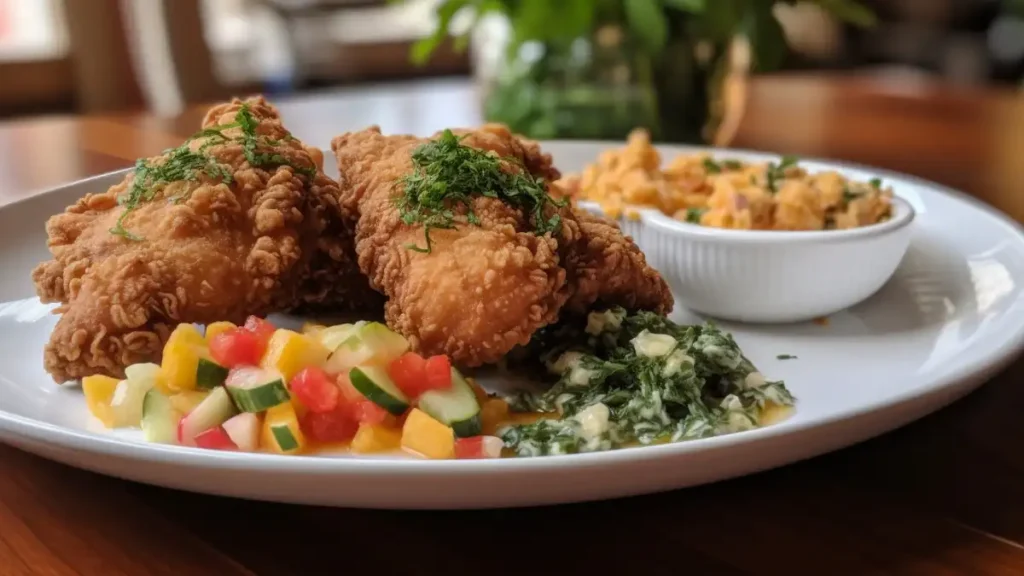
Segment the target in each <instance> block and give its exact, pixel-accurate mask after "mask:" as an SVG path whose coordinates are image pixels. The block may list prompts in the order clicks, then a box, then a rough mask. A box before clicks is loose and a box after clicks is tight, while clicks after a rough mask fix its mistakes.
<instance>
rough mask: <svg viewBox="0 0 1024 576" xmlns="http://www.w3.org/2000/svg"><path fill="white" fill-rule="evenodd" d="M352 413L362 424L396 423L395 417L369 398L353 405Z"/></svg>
mask: <svg viewBox="0 0 1024 576" xmlns="http://www.w3.org/2000/svg"><path fill="white" fill-rule="evenodd" d="M351 413H352V415H353V417H354V418H355V419H356V421H357V422H359V423H360V424H389V425H390V424H394V422H395V417H394V416H392V415H391V414H390V413H389V412H388V411H387V410H385V409H383V408H381V407H380V406H378V405H376V404H374V403H373V402H371V401H369V400H359V401H358V402H356V403H355V404H353V405H352V409H351Z"/></svg>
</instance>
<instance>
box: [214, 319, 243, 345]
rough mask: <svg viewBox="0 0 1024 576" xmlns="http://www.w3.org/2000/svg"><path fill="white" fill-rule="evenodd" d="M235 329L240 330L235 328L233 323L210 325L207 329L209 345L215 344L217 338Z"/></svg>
mask: <svg viewBox="0 0 1024 576" xmlns="http://www.w3.org/2000/svg"><path fill="white" fill-rule="evenodd" d="M235 328H238V326H235V325H234V324H233V323H231V322H214V323H213V324H210V325H209V326H207V327H206V343H207V344H209V343H210V342H213V339H214V338H216V337H217V336H219V335H221V334H223V333H225V332H231V331H232V330H234V329H235Z"/></svg>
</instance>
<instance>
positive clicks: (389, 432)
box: [352, 424, 402, 454]
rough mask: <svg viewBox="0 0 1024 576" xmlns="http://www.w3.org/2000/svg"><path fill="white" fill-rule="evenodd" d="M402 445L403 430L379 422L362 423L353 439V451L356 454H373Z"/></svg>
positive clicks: (395, 448)
mask: <svg viewBox="0 0 1024 576" xmlns="http://www.w3.org/2000/svg"><path fill="white" fill-rule="evenodd" d="M401 445H402V431H401V430H399V429H397V428H391V427H389V426H381V425H379V424H377V425H374V424H362V425H360V426H359V431H358V432H356V437H355V438H353V439H352V451H353V452H355V453H356V454H372V453H374V452H389V451H391V450H397V449H398V448H399V447H401Z"/></svg>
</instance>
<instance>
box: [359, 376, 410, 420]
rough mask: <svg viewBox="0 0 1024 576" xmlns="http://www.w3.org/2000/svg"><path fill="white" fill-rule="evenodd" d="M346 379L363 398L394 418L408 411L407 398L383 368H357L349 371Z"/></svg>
mask: <svg viewBox="0 0 1024 576" xmlns="http://www.w3.org/2000/svg"><path fill="white" fill-rule="evenodd" d="M348 378H349V380H350V381H351V382H352V386H353V387H355V389H356V390H358V391H359V392H360V393H361V394H362V395H363V396H366V397H367V398H368V399H369V400H370V401H371V402H373V403H374V404H376V405H378V406H380V407H381V408H383V409H385V410H387V411H388V412H390V413H392V414H394V415H395V416H399V415H401V414H403V413H404V412H405V411H406V410H408V409H409V397H408V396H406V395H405V393H403V392H402V391H401V390H400V389H399V388H398V385H396V384H395V383H394V382H393V381H392V380H391V377H390V376H388V373H387V371H386V370H385V369H384V368H381V367H380V366H357V367H355V368H353V369H352V370H351V371H349V373H348Z"/></svg>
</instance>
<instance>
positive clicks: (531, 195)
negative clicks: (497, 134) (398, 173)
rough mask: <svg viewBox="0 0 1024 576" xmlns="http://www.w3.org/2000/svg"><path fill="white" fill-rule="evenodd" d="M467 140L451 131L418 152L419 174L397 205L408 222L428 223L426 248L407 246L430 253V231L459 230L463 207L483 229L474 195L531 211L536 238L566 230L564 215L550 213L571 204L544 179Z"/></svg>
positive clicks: (405, 183) (405, 181)
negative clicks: (458, 216)
mask: <svg viewBox="0 0 1024 576" xmlns="http://www.w3.org/2000/svg"><path fill="white" fill-rule="evenodd" d="M461 140H462V139H461V138H459V137H458V136H456V135H455V134H454V133H453V132H452V131H451V130H445V131H444V132H443V133H442V134H441V136H440V137H439V138H438V139H436V140H432V141H430V142H426V143H424V144H421V145H420V146H418V147H417V148H416V149H415V150H414V151H413V153H412V162H413V166H414V170H413V172H412V173H411V174H409V175H407V176H405V177H404V178H402V179H401V180H400V183H401V185H402V193H401V194H400V195H399V196H398V197H397V203H398V208H399V213H400V215H401V218H402V221H403V222H405V223H406V224H422V225H423V234H424V237H425V240H426V246H425V247H420V246H417V245H415V244H408V245H406V247H407V248H409V249H410V250H415V251H417V252H424V253H429V252H430V250H431V240H430V231H431V230H432V229H434V228H438V229H451V228H454V227H455V217H456V209H457V207H459V206H462V207H464V208H465V210H466V221H467V222H468V223H470V224H473V225H478V224H479V220H478V219H477V217H476V214H474V213H473V209H472V206H471V201H472V198H473V197H474V196H486V197H488V198H497V199H500V200H502V201H503V202H506V203H508V204H510V205H512V206H515V207H517V208H520V209H522V210H523V211H524V212H527V213H529V214H530V219H531V222H532V224H533V228H534V233H535V234H538V235H543V234H546V233H549V232H550V233H557V232H558V231H559V230H561V227H562V220H561V217H560V216H559V215H558V214H553V215H551V216H547V215H546V212H545V209H546V208H547V207H548V206H549V205H550V206H553V207H562V206H565V204H566V201H564V200H556V199H554V198H552V197H551V196H550V195H549V194H548V191H547V185H546V183H545V182H544V179H543V178H537V177H534V176H533V175H531V174H530V173H529V172H527V171H526V170H525V168H523V166H522V165H521V164H520V163H519V161H518V160H517V159H515V158H505V159H502V158H499V157H498V156H496V155H494V154H493V153H490V152H485V151H483V150H479V149H477V148H473V147H471V146H466V145H464V144H462V141H461ZM509 168H515V169H509Z"/></svg>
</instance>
